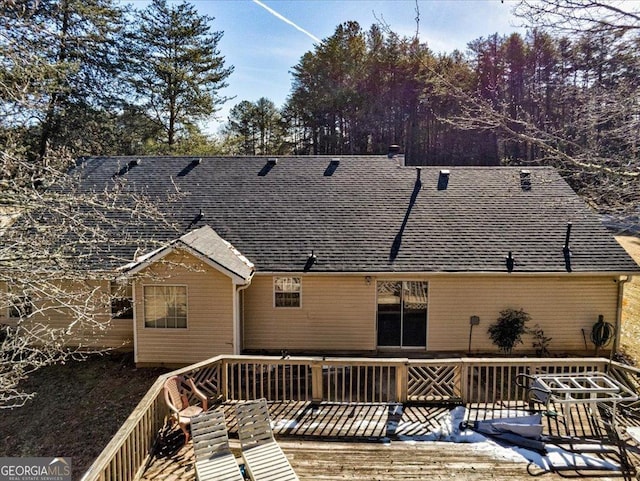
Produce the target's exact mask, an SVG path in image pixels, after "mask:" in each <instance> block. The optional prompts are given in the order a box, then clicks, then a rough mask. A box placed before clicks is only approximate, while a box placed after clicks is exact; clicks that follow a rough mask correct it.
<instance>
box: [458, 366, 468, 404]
mask: <svg viewBox="0 0 640 481" xmlns="http://www.w3.org/2000/svg"><path fill="white" fill-rule="evenodd" d="M456 371H457V378H458V379H457V381H458V389H459V390H460V397H461V398H462V402H463V403H468V402H470V400H469V385H468V383H469V366H468V364H467V363H466V362H465V361H464V359H461V360H460V363H459V364H457V365H456Z"/></svg>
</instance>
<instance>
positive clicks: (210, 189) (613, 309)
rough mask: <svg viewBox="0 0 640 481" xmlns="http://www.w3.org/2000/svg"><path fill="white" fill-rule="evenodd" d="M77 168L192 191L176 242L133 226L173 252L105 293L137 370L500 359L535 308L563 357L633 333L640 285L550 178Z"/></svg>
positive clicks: (179, 203) (301, 168) (331, 168)
mask: <svg viewBox="0 0 640 481" xmlns="http://www.w3.org/2000/svg"><path fill="white" fill-rule="evenodd" d="M76 171H77V174H78V175H79V177H80V179H81V182H82V185H83V186H84V188H86V189H92V188H102V187H103V186H109V185H111V184H112V183H114V182H120V183H123V185H126V186H127V188H132V189H137V190H141V191H144V192H146V193H148V194H150V195H152V196H157V197H158V198H161V197H162V195H163V194H166V193H167V192H179V193H180V195H179V196H177V197H176V198H174V199H171V200H167V201H164V202H163V203H162V205H160V208H161V209H162V210H163V211H164V212H165V213H166V216H167V218H168V219H170V220H171V221H172V222H173V223H174V225H175V226H177V228H174V229H173V230H171V229H168V228H167V229H165V228H164V227H162V226H142V225H133V226H132V229H136V230H138V231H139V232H142V233H145V235H149V236H153V237H154V238H155V239H156V240H159V241H160V242H161V243H162V246H161V247H159V248H156V249H154V250H152V251H150V252H140V246H136V245H131V246H130V250H129V251H127V252H123V254H122V256H123V258H127V259H129V262H126V263H125V262H123V264H122V265H121V266H118V267H117V269H115V270H114V271H113V272H112V274H110V277H109V279H105V285H104V289H112V291H113V292H116V293H119V294H117V298H116V299H115V301H114V303H113V305H112V310H113V313H114V314H117V315H115V316H114V317H115V318H114V319H112V320H111V328H110V330H109V332H108V333H107V335H106V336H105V337H104V338H103V342H104V343H105V344H106V345H111V346H113V347H116V346H119V345H122V343H123V342H129V343H130V345H131V346H132V347H133V349H134V350H135V359H136V362H137V363H138V364H139V365H159V364H162V365H184V364H189V363H194V362H198V361H201V360H203V359H206V358H208V357H211V356H215V355H219V354H240V353H277V354H280V353H282V352H284V351H286V352H288V353H291V354H294V353H309V354H365V355H372V354H379V353H386V354H388V355H396V354H397V353H401V355H402V356H407V355H436V354H444V353H458V354H459V353H463V354H466V353H471V354H479V353H487V352H493V353H495V352H497V348H496V347H495V346H494V345H493V344H492V343H491V340H490V338H489V336H488V334H487V329H488V327H489V326H490V325H491V324H492V323H494V322H495V320H496V318H497V317H498V315H499V313H500V312H501V311H502V310H504V309H507V308H516V309H524V310H525V311H526V312H528V313H529V314H530V315H531V317H532V321H531V326H530V327H533V325H535V324H537V325H538V326H539V327H540V328H541V329H542V330H543V331H544V333H545V335H546V336H548V337H551V338H552V341H551V344H550V345H549V349H550V350H551V352H552V353H563V354H564V353H585V352H590V353H592V352H593V347H594V346H593V344H592V343H591V341H590V340H589V337H590V333H591V330H592V326H593V325H594V323H596V321H597V320H598V318H599V316H603V319H604V320H605V321H607V322H609V323H611V324H612V325H614V326H615V325H617V324H618V323H619V319H620V310H621V303H622V293H623V286H624V283H625V282H626V281H627V280H628V279H629V277H630V276H632V275H637V274H639V273H640V268H639V267H638V265H636V263H635V262H634V261H633V260H632V259H631V258H630V257H629V256H628V255H627V253H626V252H625V251H624V250H623V249H622V247H620V246H619V245H618V244H617V242H616V241H615V239H614V238H613V237H612V235H611V234H610V233H609V232H608V231H607V230H606V229H605V228H604V227H602V225H601V223H600V220H599V218H598V216H597V215H596V214H595V213H593V212H592V211H591V210H590V209H589V208H588V207H587V206H586V205H585V204H584V203H583V202H582V200H581V199H580V198H579V197H578V196H577V195H576V194H575V193H574V192H573V191H572V190H571V188H570V187H569V186H568V185H567V183H566V182H565V181H564V180H563V179H562V178H561V177H560V176H559V174H558V173H557V172H556V171H555V170H554V169H552V168H545V167H531V168H527V169H526V170H524V169H521V168H517V167H447V168H446V170H445V169H443V168H438V167H406V166H403V165H401V164H398V162H397V160H396V159H394V158H388V157H386V156H385V157H378V156H376V157H341V158H335V159H332V158H327V157H320V156H316V157H284V158H277V159H276V158H266V157H248V158H229V157H216V158H191V157H142V158H140V159H138V158H125V157H93V158H88V159H85V160H84V161H83V162H82V163H80V164H79V165H78V167H77V168H76ZM117 235H119V233H117V232H114V236H117ZM96 262H99V260H96ZM107 280H108V281H110V283H111V285H110V286H109V284H108V283H107V282H106V281H107ZM129 307H130V309H129ZM107 316H108V314H107ZM51 322H55V319H54V320H51ZM532 350H533V348H532V343H531V340H530V339H529V338H527V339H526V341H525V343H523V344H522V345H520V346H518V347H517V349H516V351H517V352H519V353H529V352H531V351H532Z"/></svg>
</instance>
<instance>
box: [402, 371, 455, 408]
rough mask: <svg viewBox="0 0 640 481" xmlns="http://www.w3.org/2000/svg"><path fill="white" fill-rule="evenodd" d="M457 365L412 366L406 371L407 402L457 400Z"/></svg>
mask: <svg viewBox="0 0 640 481" xmlns="http://www.w3.org/2000/svg"><path fill="white" fill-rule="evenodd" d="M461 397H462V393H461V391H460V366H459V365H449V366H446V365H445V366H442V365H431V364H429V365H412V366H409V369H408V377H407V399H408V400H409V401H450V400H459V399H461Z"/></svg>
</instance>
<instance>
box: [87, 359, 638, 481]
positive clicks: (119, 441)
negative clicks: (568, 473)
mask: <svg viewBox="0 0 640 481" xmlns="http://www.w3.org/2000/svg"><path fill="white" fill-rule="evenodd" d="M587 371H608V372H610V373H611V375H613V376H615V377H616V379H618V380H620V381H622V382H624V383H625V384H626V385H628V386H629V387H631V388H632V389H634V390H636V391H637V390H638V389H640V370H638V369H634V368H630V367H628V366H624V365H622V364H618V363H615V362H614V363H611V362H609V360H607V359H604V358H562V359H555V358H548V359H547V358H545V359H529V358H508V359H507V358H495V359H494V358H492V359H484V358H478V359H475V358H457V359H429V360H426V359H405V358H400V359H397V358H394V359H379V358H372V359H370V358H367V359H363V358H331V359H326V358H316V357H286V358H278V357H269V356H218V357H214V358H212V359H209V360H207V361H204V362H201V363H198V364H194V365H191V366H188V367H186V368H183V369H180V370H178V371H174V372H171V373H168V374H165V375H163V376H160V377H159V378H158V380H157V381H156V382H155V383H154V384H153V386H152V387H151V388H150V389H149V391H148V392H147V394H146V395H145V397H144V398H143V399H142V401H140V403H139V404H138V406H137V407H136V408H135V409H134V411H133V412H132V413H131V415H130V416H129V418H128V419H127V420H126V421H125V423H124V424H123V425H122V427H121V428H120V430H119V431H118V432H117V433H116V435H115V436H114V437H113V438H112V439H111V442H110V443H109V444H108V445H107V447H106V448H105V449H104V450H103V452H102V453H101V454H100V456H99V457H98V458H97V459H96V460H95V462H94V463H93V465H92V466H91V467H90V468H89V470H88V471H87V472H86V473H85V475H84V477H83V478H82V479H83V481H94V480H100V481H112V480H113V481H116V480H118V481H133V480H135V479H137V477H138V476H139V475H140V473H141V472H142V471H143V470H144V467H145V464H146V462H147V460H148V458H149V454H150V452H151V451H152V448H153V445H154V442H155V441H156V439H157V435H158V432H159V431H160V429H161V428H162V426H163V425H164V423H165V422H166V420H167V416H168V414H169V413H168V410H167V407H166V405H165V403H164V399H163V394H162V387H163V384H164V381H165V380H166V379H167V378H168V377H169V376H172V375H175V374H181V375H184V376H186V377H191V378H193V379H194V380H195V382H196V385H197V386H198V387H199V388H200V389H201V390H202V391H204V392H205V393H206V394H207V395H208V396H210V397H211V398H214V399H217V398H221V399H224V400H232V401H236V400H237V401H240V400H247V399H257V398H262V397H264V398H266V399H267V400H269V401H313V402H323V401H324V402H340V403H396V402H407V401H410V402H429V401H434V402H457V403H460V402H462V403H488V402H494V401H504V402H509V401H518V400H523V399H525V392H524V390H523V389H521V388H519V387H518V386H517V385H516V382H515V380H516V377H517V376H518V375H519V374H536V373H560V372H562V373H578V372H587Z"/></svg>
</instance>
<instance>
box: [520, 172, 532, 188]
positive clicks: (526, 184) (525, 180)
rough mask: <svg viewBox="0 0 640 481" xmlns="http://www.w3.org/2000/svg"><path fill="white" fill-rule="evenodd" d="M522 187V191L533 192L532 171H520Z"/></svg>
mask: <svg viewBox="0 0 640 481" xmlns="http://www.w3.org/2000/svg"><path fill="white" fill-rule="evenodd" d="M520 187H521V188H522V190H531V171H530V170H521V171H520Z"/></svg>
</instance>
